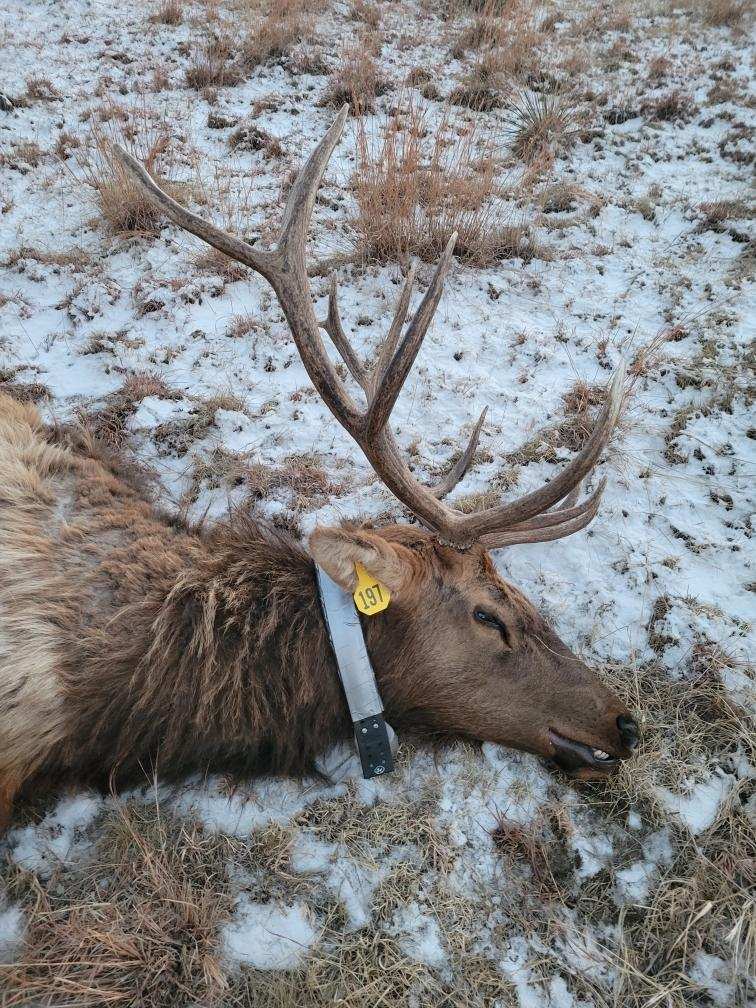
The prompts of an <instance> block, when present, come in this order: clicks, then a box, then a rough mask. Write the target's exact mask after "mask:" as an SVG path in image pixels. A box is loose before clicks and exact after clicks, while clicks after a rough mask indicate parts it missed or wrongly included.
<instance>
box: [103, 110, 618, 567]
mask: <svg viewBox="0 0 756 1008" xmlns="http://www.w3.org/2000/svg"><path fill="white" fill-rule="evenodd" d="M347 112H348V107H347V106H344V108H342V109H341V111H340V112H339V114H338V116H337V117H336V120H335V121H334V123H333V125H332V126H331V127H330V129H329V130H328V132H327V133H326V134H325V136H324V137H323V139H322V140H321V141H320V143H319V144H318V145H317V147H316V148H315V149H314V151H313V152H312V154H310V156H309V158H308V159H307V161H306V163H305V164H304V166H303V168H302V169H301V171H300V173H299V175H298V177H297V179H296V181H295V183H294V185H293V186H292V189H291V192H290V193H289V198H288V201H287V203H286V209H285V211H284V216H283V223H282V225H281V236H280V238H279V240H278V244H277V245H276V246H275V247H274V248H273V249H270V250H263V249H259V248H257V246H255V245H250V244H249V243H248V242H246V241H243V240H242V239H240V238H236V237H234V236H233V235H230V234H228V233H227V232H225V231H222V230H221V229H220V228H217V227H215V226H214V225H213V224H210V223H209V222H207V221H204V220H202V218H200V217H198V216H197V215H196V214H193V213H191V212H190V211H188V210H186V209H185V208H184V207H182V206H180V204H178V203H177V202H176V201H175V200H173V199H171V197H170V196H168V195H167V193H165V192H164V191H163V190H162V189H161V188H160V186H159V185H158V184H157V183H156V182H155V180H154V179H153V178H152V177H151V176H150V175H149V174H148V173H147V171H146V170H145V169H144V168H143V167H142V165H140V164H139V162H138V161H136V160H135V159H134V158H132V157H131V156H130V155H129V154H127V153H126V152H125V151H123V150H121V149H120V148H119V147H114V152H115V154H116V156H117V157H118V158H119V160H120V162H121V164H122V165H123V168H124V170H125V171H126V173H127V174H128V176H129V178H130V179H131V180H132V181H133V182H134V184H135V185H137V186H138V188H139V189H140V190H141V191H142V193H143V194H144V196H145V197H146V198H147V199H149V200H150V202H151V203H152V204H153V205H154V206H155V207H157V208H158V209H160V210H162V211H163V212H164V213H165V214H166V216H167V217H169V218H170V219H171V220H172V221H173V222H174V223H175V224H178V226H179V227H181V228H183V229H184V230H186V231H189V232H190V233H191V234H194V235H196V236H197V237H198V238H201V239H202V240H203V241H206V242H207V243H208V244H210V245H213V246H214V247H215V248H217V249H218V250H219V251H221V252H223V253H224V254H225V255H227V256H229V257H230V258H231V259H235V260H237V261H238V262H241V263H243V264H244V265H245V266H249V267H250V268H251V269H253V270H255V271H256V272H257V273H259V274H260V275H261V276H263V277H264V278H265V279H266V280H267V281H268V283H269V284H270V285H271V287H272V288H273V290H274V291H275V293H276V297H277V298H278V301H279V303H280V305H281V308H282V309H283V313H284V315H285V316H286V321H287V322H288V324H289V327H290V329H291V333H292V336H293V337H294V342H295V343H296V346H297V350H298V351H299V354H300V356H301V358H302V363H303V364H304V366H305V370H306V371H307V373H308V375H309V376H310V379H311V381H312V383H313V385H314V386H315V388H316V389H317V391H318V392H319V394H320V396H321V398H322V399H323V401H324V402H325V404H326V406H328V408H329V409H330V410H331V412H332V413H333V415H334V416H335V417H336V419H337V420H338V422H339V423H340V424H341V426H342V427H343V428H344V429H345V430H346V431H347V432H348V433H349V434H350V435H351V436H352V437H353V438H354V440H355V441H356V442H357V444H358V445H359V446H360V448H361V449H362V451H363V452H364V453H365V456H366V457H367V459H368V461H369V462H370V464H371V465H372V467H373V469H374V470H375V472H376V473H377V475H378V476H379V477H380V479H381V480H382V482H383V483H384V484H385V485H386V486H387V487H388V489H389V490H391V492H392V493H393V494H394V495H395V496H396V497H397V498H398V499H399V500H400V501H401V502H402V503H403V504H405V505H406V506H407V507H408V508H409V509H410V510H411V511H412V512H413V513H414V514H415V515H416V516H417V517H418V518H419V519H420V521H422V522H423V523H424V524H425V525H426V526H428V528H430V529H432V530H433V531H434V532H436V533H437V535H438V536H439V538H440V539H441V540H442V541H444V542H446V543H448V544H450V545H452V546H456V547H457V548H460V549H464V548H467V547H468V546H470V545H471V544H472V543H473V542H475V541H480V542H481V543H482V544H483V545H484V546H486V547H488V548H489V549H493V548H496V547H499V546H508V545H513V544H515V543H524V542H539V541H545V540H549V539H557V538H560V537H561V536H565V535H570V534H571V533H573V532H577V531H579V530H580V529H582V528H584V527H585V526H586V525H587V524H588V523H589V522H590V521H591V520H592V519H593V517H594V516H595V514H596V511H597V509H598V505H599V501H600V498H601V494H602V491H603V489H604V481H603V480H602V481H601V483H600V484H599V486H598V488H597V490H596V491H595V492H594V493H593V494H592V495H591V496H590V497H589V498H588V499H587V500H585V501H583V502H582V503H581V504H578V505H576V504H575V500H576V498H577V490H578V487H579V484H580V481H581V480H582V479H583V478H584V477H585V476H587V474H588V473H589V472H590V471H591V469H593V467H594V465H595V464H596V462H597V461H598V458H599V456H600V454H601V451H602V450H603V448H604V446H605V445H606V443H607V441H608V440H609V436H610V434H611V432H612V428H613V427H614V424H615V423H616V420H617V417H618V415H619V410H620V405H621V401H622V392H623V380H624V370H623V369H622V368H620V370H618V372H617V373H616V374H615V376H614V379H613V381H612V383H611V386H610V389H609V394H608V396H607V401H606V404H605V406H604V408H603V410H602V411H601V414H600V416H599V418H598V420H597V421H596V424H595V426H594V428H593V430H592V432H591V434H590V437H589V438H588V440H587V441H586V443H585V445H584V447H583V449H582V451H581V452H580V453H579V455H577V456H576V458H574V459H573V460H572V462H570V464H569V465H568V466H566V467H565V468H564V469H563V470H562V472H561V473H559V475H558V476H556V477H555V478H554V479H553V480H552V481H551V482H550V483H547V484H546V485H545V486H543V487H541V488H539V489H538V490H535V491H533V492H532V493H529V494H526V495H525V496H524V497H521V498H520V499H519V500H515V501H512V502H511V503H508V504H502V505H500V506H499V507H492V508H487V509H485V510H483V511H480V512H477V513H474V514H463V513H462V512H460V511H457V510H455V509H454V508H452V507H448V506H447V505H445V504H442V503H441V498H442V497H444V496H445V495H446V494H447V493H448V492H449V491H450V490H452V489H453V488H454V487H455V486H456V485H457V483H458V482H459V481H460V480H461V478H462V477H463V476H464V474H465V472H466V470H467V468H468V466H469V465H470V462H471V460H472V458H473V455H474V454H475V448H476V446H477V443H478V436H479V434H480V429H481V427H482V424H483V420H484V418H485V414H486V411H485V410H484V411H483V413H482V414H481V416H480V419H479V420H478V422H477V424H476V425H475V428H474V430H473V432H472V435H471V437H470V440H469V442H468V445H467V448H466V450H465V452H464V453H463V455H462V456H461V458H460V459H459V461H458V462H457V463H456V465H454V466H453V468H452V469H451V470H450V472H449V473H447V475H446V476H445V477H444V478H443V479H442V480H441V482H440V483H439V484H438V485H437V486H435V487H427V486H424V485H422V484H421V483H419V482H418V481H417V480H416V479H415V477H414V476H413V474H412V472H411V471H410V469H409V466H408V465H407V463H406V462H405V460H404V459H403V458H402V455H401V452H400V450H399V446H398V445H397V443H396V440H395V438H394V436H393V434H392V432H391V430H390V428H389V425H388V420H389V417H390V416H391V411H392V410H393V408H394V405H395V404H396V400H397V398H398V397H399V393H400V392H401V389H402V386H403V384H404V382H405V380H406V378H407V375H408V374H409V371H410V368H411V367H412V365H413V363H414V361H415V358H416V357H417V354H418V351H419V349H420V345H421V343H422V341H423V338H424V336H425V334H426V332H427V331H428V327H429V325H430V323H431V320H432V318H433V314H434V312H435V310H436V308H437V306H438V302H439V300H440V298H441V294H442V292H443V286H444V279H445V277H446V273H447V271H448V269H449V265H450V263H451V257H452V252H453V251H454V244H455V241H456V237H457V236H456V233H455V234H453V235H452V236H451V238H450V239H449V241H448V242H447V245H446V248H445V250H444V253H443V255H442V256H441V261H440V262H439V264H438V266H437V267H436V271H435V273H434V275H433V279H432V280H431V283H430V286H429V287H428V289H427V291H426V293H425V296H424V297H423V299H422V301H421V302H420V304H419V306H418V308H417V309H416V311H415V313H414V315H413V316H412V318H411V320H410V322H409V325H408V326H407V328H406V329H404V322H405V319H406V316H407V311H408V308H409V302H410V297H411V294H412V285H413V281H414V269H413V270H411V271H410V273H409V275H408V276H407V279H406V281H405V283H404V288H403V290H402V293H401V295H400V297H399V303H398V304H397V308H396V311H395V313H394V319H393V321H392V323H391V326H390V327H389V331H388V334H387V336H386V338H385V340H384V342H383V345H382V347H381V349H380V351H379V353H378V357H377V361H376V363H375V365H374V367H373V368H372V369H368V368H366V367H365V365H364V364H363V363H362V362H361V361H360V360H359V358H358V357H357V355H356V354H355V352H354V350H353V349H352V347H351V345H350V343H349V341H348V339H347V337H346V335H345V333H344V329H343V326H342V324H341V319H340V317H339V312H338V305H337V291H336V285H335V283H334V284H333V285H332V287H331V294H330V297H329V302H328V317H327V318H326V320H325V321H324V322H323V323H322V328H324V329H325V330H326V331H327V332H328V334H329V336H330V337H331V340H332V341H333V343H334V346H335V347H336V349H337V350H338V352H339V354H340V355H341V357H342V358H343V360H344V363H345V364H346V366H347V368H348V370H349V371H350V373H351V374H352V376H353V377H354V379H355V380H356V381H357V382H358V384H359V385H360V386H361V387H362V389H363V391H364V393H365V396H366V400H367V406H366V408H365V409H360V407H359V406H358V405H357V404H356V403H355V402H354V400H353V399H352V397H351V396H350V395H349V393H348V391H347V390H346V388H345V387H344V385H343V383H342V381H341V379H340V378H339V376H338V374H337V373H336V371H335V369H334V367H333V364H332V363H331V361H330V359H329V357H328V354H327V353H326V350H325V347H324V345H323V341H322V339H321V337H320V332H319V329H320V325H319V323H318V321H317V319H316V318H315V314H314V311H313V306H312V295H311V293H310V285H309V279H308V275H307V264H306V255H305V253H306V239H307V231H308V227H309V223H310V217H311V216H312V209H313V205H314V202H315V195H316V193H317V190H318V187H319V186H320V182H321V179H322V177H323V173H324V172H325V169H326V165H327V164H328V160H329V158H330V156H331V154H332V152H333V149H334V147H335V146H336V144H337V143H338V140H339V137H340V136H341V133H342V131H343V129H344V123H345V122H346V117H347ZM403 329H404V335H402V330H403ZM560 501H565V504H564V505H563V506H562V508H561V509H557V510H554V511H550V510H548V509H549V508H552V507H554V505H556V504H558V503H559V502H560Z"/></svg>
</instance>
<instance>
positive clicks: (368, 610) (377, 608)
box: [353, 563, 391, 616]
mask: <svg viewBox="0 0 756 1008" xmlns="http://www.w3.org/2000/svg"><path fill="white" fill-rule="evenodd" d="M354 569H355V571H356V572H357V587H356V588H355V589H354V596H353V597H354V604H355V605H356V606H357V608H358V609H359V610H360V612H361V613H365V615H366V616H375V614H376V613H379V612H383V610H384V609H387V608H388V604H389V602H390V601H391V592H390V591H389V590H388V588H387V587H386V585H385V584H381V582H380V581H379V580H378V579H377V578H374V577H373V575H372V574H369V573H368V572H367V571H366V570H365V568H364V567H363V566H362V564H359V563H356V564H355V565H354Z"/></svg>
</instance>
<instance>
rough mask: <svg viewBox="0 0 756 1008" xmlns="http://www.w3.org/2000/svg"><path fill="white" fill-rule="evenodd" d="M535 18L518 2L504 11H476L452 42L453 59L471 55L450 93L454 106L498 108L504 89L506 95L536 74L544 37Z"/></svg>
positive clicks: (490, 5) (491, 6) (492, 4)
mask: <svg viewBox="0 0 756 1008" xmlns="http://www.w3.org/2000/svg"><path fill="white" fill-rule="evenodd" d="M536 14H537V11H536V9H535V7H534V5H532V4H529V3H525V2H521V0H510V2H508V3H507V4H506V5H502V4H500V3H497V2H496V0H482V2H481V3H479V4H478V5H477V7H476V14H475V16H474V17H473V18H472V20H469V21H467V22H466V23H465V24H464V27H462V28H461V30H460V31H459V32H458V34H456V36H455V37H454V39H453V42H452V46H451V54H452V55H453V56H454V57H456V58H457V59H462V58H464V57H465V56H466V55H468V54H470V53H472V54H473V60H472V63H471V65H470V67H469V68H468V70H467V72H466V73H465V74H464V76H463V78H462V80H461V81H460V83H459V84H458V86H457V88H455V90H454V91H453V92H452V100H453V101H455V102H456V103H457V104H464V105H468V106H469V107H471V108H476V109H486V108H495V107H496V105H497V104H500V102H501V98H500V94H501V93H502V89H504V88H507V89H508V88H509V87H510V86H511V82H512V81H518V82H520V83H524V82H525V81H526V80H527V79H528V77H530V76H533V75H536V74H537V73H538V69H539V64H540V62H541V54H540V51H539V46H540V44H541V42H542V41H543V37H544V32H543V30H542V28H541V26H540V25H538V24H537V23H536ZM476 94H477V98H476V97H475V96H476ZM465 95H467V100H465Z"/></svg>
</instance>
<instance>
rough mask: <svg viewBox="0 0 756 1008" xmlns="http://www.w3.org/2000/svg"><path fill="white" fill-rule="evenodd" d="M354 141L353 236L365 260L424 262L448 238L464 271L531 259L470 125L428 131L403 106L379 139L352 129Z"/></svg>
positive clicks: (448, 124)
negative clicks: (507, 260) (355, 210)
mask: <svg viewBox="0 0 756 1008" xmlns="http://www.w3.org/2000/svg"><path fill="white" fill-rule="evenodd" d="M357 139H358V153H359V161H358V169H357V172H356V174H355V177H354V183H353V184H354V187H355V195H356V198H357V204H358V208H359V214H358V218H357V221H356V229H357V231H358V233H359V235H360V247H361V250H362V251H363V252H364V254H365V256H366V257H367V258H369V259H374V260H377V261H378V262H391V261H398V262H401V263H406V262H407V260H408V258H409V257H410V256H418V257H419V258H421V259H423V260H425V261H429V262H432V261H434V260H436V259H437V258H438V256H439V255H440V254H441V252H442V251H443V248H444V247H445V245H446V242H447V241H448V239H449V236H450V235H451V234H452V232H454V231H456V232H457V233H458V238H457V243H456V246H455V255H456V256H457V258H458V259H459V260H460V261H461V262H464V263H467V264H469V265H475V266H485V265H490V264H491V263H493V262H496V261H497V260H500V259H505V258H509V257H515V256H521V257H523V258H531V257H532V256H533V254H534V245H533V243H532V240H531V236H530V233H529V229H528V228H527V227H526V226H525V225H524V224H523V223H522V221H521V220H520V219H518V216H519V215H517V214H516V213H515V212H513V211H512V210H511V209H509V208H508V206H507V205H506V204H504V203H503V202H502V201H501V199H500V183H499V172H498V168H499V165H498V158H497V152H496V150H495V148H492V147H491V145H490V143H489V142H486V141H485V140H484V138H483V137H481V136H480V134H479V133H478V132H477V130H476V128H475V126H474V124H472V125H471V124H468V123H464V122H460V121H457V120H456V119H455V118H454V117H453V116H448V117H447V118H446V119H445V120H444V121H443V122H442V123H441V124H440V125H439V126H437V127H436V128H434V129H433V130H432V131H431V130H430V128H429V125H428V124H427V123H426V117H425V115H424V114H423V113H422V112H421V111H419V110H418V109H417V108H416V107H415V106H413V105H410V106H409V107H408V108H406V109H404V110H402V111H401V112H399V113H398V114H397V115H395V116H393V117H392V118H391V119H389V121H388V122H387V123H386V125H385V127H384V129H383V134H382V136H381V137H375V136H371V135H369V134H368V132H367V130H366V129H364V128H359V130H358V135H357Z"/></svg>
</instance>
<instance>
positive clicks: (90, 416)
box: [76, 371, 179, 451]
mask: <svg viewBox="0 0 756 1008" xmlns="http://www.w3.org/2000/svg"><path fill="white" fill-rule="evenodd" d="M178 395H179V393H176V392H175V391H174V390H173V389H170V388H169V387H168V386H167V385H166V384H165V382H164V381H163V379H162V378H160V377H159V376H158V375H156V374H152V373H150V372H149V371H144V372H138V373H136V374H133V375H131V376H130V377H129V378H127V379H126V381H125V382H124V383H123V385H122V386H121V388H120V389H117V390H116V391H115V392H111V393H110V394H109V395H108V396H106V397H105V404H104V405H103V406H102V407H101V408H100V409H99V410H97V411H96V412H93V413H91V412H88V411H87V410H86V409H85V408H84V407H81V408H80V409H79V410H78V411H77V414H76V416H77V419H78V420H79V422H80V423H82V424H83V425H84V426H86V427H87V429H88V430H89V431H91V433H92V434H93V435H94V436H95V437H96V438H97V439H98V440H99V441H101V442H102V443H103V444H105V445H106V446H107V447H108V448H110V449H112V450H114V451H120V449H121V448H123V446H124V443H125V441H126V425H127V423H128V421H129V418H130V417H132V416H133V415H134V414H135V413H136V411H137V409H138V408H139V404H140V403H141V401H142V400H143V399H146V398H147V397H148V396H159V397H160V398H161V399H175V398H177V396H178Z"/></svg>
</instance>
